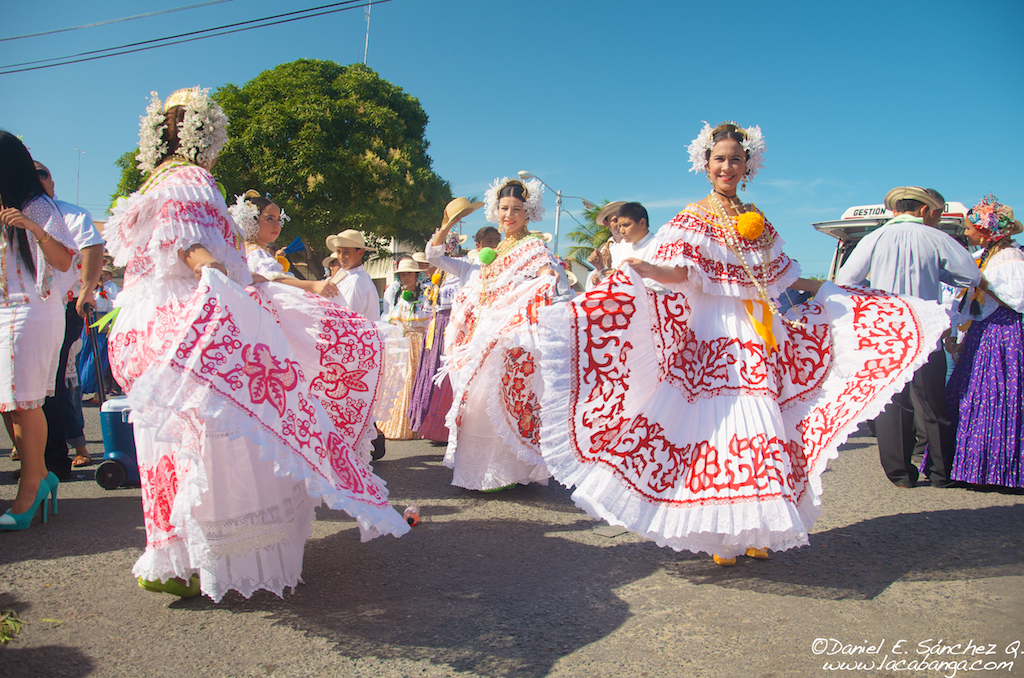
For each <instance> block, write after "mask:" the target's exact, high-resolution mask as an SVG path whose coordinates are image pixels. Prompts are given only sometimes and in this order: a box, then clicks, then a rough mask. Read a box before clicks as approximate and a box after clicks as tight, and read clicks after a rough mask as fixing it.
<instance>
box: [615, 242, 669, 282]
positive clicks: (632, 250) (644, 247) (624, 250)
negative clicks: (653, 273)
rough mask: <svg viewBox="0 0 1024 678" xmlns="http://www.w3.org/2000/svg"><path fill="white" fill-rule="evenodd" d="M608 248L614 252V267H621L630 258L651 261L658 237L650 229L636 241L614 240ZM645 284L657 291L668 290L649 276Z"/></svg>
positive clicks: (656, 247)
mask: <svg viewBox="0 0 1024 678" xmlns="http://www.w3.org/2000/svg"><path fill="white" fill-rule="evenodd" d="M608 250H609V251H610V252H611V253H612V268H619V266H620V265H621V264H622V262H623V261H625V260H626V259H630V258H632V259H639V260H640V261H647V262H649V261H650V260H651V257H653V256H654V253H655V252H656V251H657V250H658V239H657V238H656V237H655V236H654V234H653V233H651V232H650V231H648V232H647V235H645V236H644V237H642V238H640V239H639V240H637V241H636V242H626V241H625V240H620V241H619V242H613V243H611V244H609V245H608ZM644 285H646V286H647V288H648V289H651V290H653V291H655V292H664V291H665V290H666V288H665V286H664V285H662V284H661V283H659V282H656V281H654V280H649V279H647V278H644Z"/></svg>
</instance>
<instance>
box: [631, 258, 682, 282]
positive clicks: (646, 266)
mask: <svg viewBox="0 0 1024 678" xmlns="http://www.w3.org/2000/svg"><path fill="white" fill-rule="evenodd" d="M625 264H629V265H630V267H632V269H633V270H634V271H636V272H637V273H639V274H640V277H641V278H647V279H649V280H653V281H655V282H660V283H663V284H666V285H678V284H680V283H684V282H686V278H687V271H686V269H685V268H679V267H678V266H655V265H654V264H651V263H648V262H646V261H644V260H642V259H637V258H636V257H629V258H628V259H625V260H624V261H623V262H622V264H620V265H619V267H620V268H621V267H622V266H623V265H625Z"/></svg>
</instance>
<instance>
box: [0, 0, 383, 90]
mask: <svg viewBox="0 0 1024 678" xmlns="http://www.w3.org/2000/svg"><path fill="white" fill-rule="evenodd" d="M391 1H392V0H376V2H377V4H378V5H379V4H383V3H385V2H391ZM353 3H359V4H353ZM367 4H368V2H367V1H366V0H346V1H345V2H337V3H332V4H330V5H321V6H320V7H310V8H309V9H304V10H299V11H296V12H287V13H285V14H277V15H273V16H269V17H263V18H262V19H252V20H250V21H242V22H238V23H234V24H226V25H224V26H219V27H217V28H207V29H203V30H200V31H191V32H189V33H181V34H179V35H172V36H168V37H165V38H157V39H154V40H145V41H142V42H136V43H131V44H128V45H121V46H120V47H107V48H105V49H100V50H93V51H90V52H82V53H80V54H72V55H68V56H64V57H56V58H52V59H40V60H38V61H28V62H24V63H21V64H9V65H6V66H0V75H10V74H12V73H24V72H26V71H38V70H41V69H45V68H56V67H57V66H67V65H70V64H77V63H82V62H86V61H95V60H97V59H106V58H107V57H114V56H122V55H124V54H132V53H134V52H144V51H147V50H151V49H157V48H160V47H167V46H169V45H180V44H183V43H187V42H194V41H196V40H205V39H207V38H214V37H219V36H222V35H230V34H232V33H241V32H243V31H251V30H255V29H257V28H266V27H268V26H276V25H278V24H285V23H290V22H292V21H301V20H302V19H312V18H314V17H318V16H325V15H327V14H335V13H337V12H344V11H346V10H352V9H359V8H361V7H365V6H366V5H367ZM339 5H346V6H344V7H339ZM330 7H333V8H334V9H327V10H326V11H323V12H316V13H314V14H305V15H304V16H292V15H294V14H303V13H305V12H315V11H316V10H319V9H323V8H330ZM280 17H291V18H280ZM260 22H266V23H260ZM256 23H258V24H260V25H258V26H250V25H248V24H256ZM235 26H242V28H233V27H235ZM224 29H232V30H224ZM212 31H220V32H219V33H211V32H212ZM201 33H211V34H210V35H200V34H201ZM187 36H196V37H187ZM176 38H183V39H181V40H177V39H176ZM152 43H160V44H152ZM140 45H148V46H145V47H142V46H140ZM129 48H134V49H129ZM117 50H121V51H117ZM99 52H110V53H109V54H99ZM90 54H93V55H96V56H88V55H90ZM77 57H83V58H77ZM47 61H60V63H51V64H47V63H45V62H47ZM33 64H43V65H33ZM19 66H25V68H19Z"/></svg>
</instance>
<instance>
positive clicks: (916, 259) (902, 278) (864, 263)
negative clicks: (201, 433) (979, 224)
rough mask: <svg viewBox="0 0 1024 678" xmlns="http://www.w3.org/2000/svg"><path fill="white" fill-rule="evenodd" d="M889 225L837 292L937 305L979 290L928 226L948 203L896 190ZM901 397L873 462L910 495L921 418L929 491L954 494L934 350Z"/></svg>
mask: <svg viewBox="0 0 1024 678" xmlns="http://www.w3.org/2000/svg"><path fill="white" fill-rule="evenodd" d="M885 206H886V207H887V208H888V209H890V210H892V212H893V218H892V219H891V220H890V221H888V222H887V223H885V224H884V225H883V226H882V227H881V228H879V229H878V230H876V231H873V232H872V233H870V234H868V235H867V236H865V238H864V239H863V240H861V241H860V242H859V243H858V244H857V247H856V249H854V250H853V253H852V254H851V255H850V258H849V259H847V261H846V263H845V264H843V267H842V268H841V269H840V270H839V274H838V275H837V276H836V283H837V284H839V285H861V284H864V283H865V281H866V280H867V279H868V278H869V277H870V279H871V284H870V286H871V287H874V288H876V289H881V290H886V291H887V292H895V293H896V294H902V295H909V296H913V297H918V298H920V299H929V300H931V301H939V298H940V291H941V286H940V282H946V283H949V284H951V285H956V286H957V287H968V286H971V285H977V284H978V281H979V280H980V278H981V271H980V270H979V269H978V265H977V264H976V263H975V262H974V258H973V257H971V255H970V254H969V253H968V252H967V250H966V249H965V248H964V247H963V246H962V245H960V243H958V242H957V241H956V240H954V239H953V238H952V237H950V236H949V235H947V234H945V233H943V232H942V231H940V230H939V229H937V228H933V227H932V226H928V225H927V224H926V223H925V220H926V219H927V220H928V221H933V220H934V221H935V223H938V220H937V219H936V218H935V217H936V215H935V212H938V216H941V214H942V210H943V209H944V208H945V200H944V199H943V198H942V196H941V195H939V194H938V192H936V191H933V190H931V189H924V188H921V187H920V186H899V187H897V188H894V189H892V190H891V191H889V193H888V194H887V195H886V196H885ZM934 348H935V350H934V351H933V352H932V354H931V356H930V357H929V359H928V362H927V363H925V364H924V365H923V366H922V367H921V368H920V369H918V371H917V372H916V373H915V374H914V377H913V379H912V380H911V382H910V383H909V384H907V386H906V387H905V388H904V389H903V391H902V392H901V393H898V394H896V395H895V396H893V399H892V402H891V403H889V405H887V406H886V408H885V410H884V411H883V412H882V414H880V415H878V417H877V418H876V419H875V432H876V434H877V436H878V456H879V459H880V461H881V462H882V468H883V469H884V470H885V474H886V476H888V478H889V480H890V481H891V482H892V483H893V484H894V485H896V486H898V487H914V486H915V485H916V484H917V479H918V470H917V468H916V467H915V466H914V463H913V461H912V455H913V452H914V442H915V434H914V412H915V410H918V411H919V413H920V417H919V419H920V421H921V422H922V423H923V424H924V427H925V429H926V430H925V433H926V435H927V437H928V449H929V458H930V461H931V465H930V468H929V469H928V476H929V477H928V479H929V480H930V481H931V484H932V486H933V487H952V486H954V485H955V483H953V482H952V481H951V480H950V478H949V471H950V467H951V465H952V462H953V453H954V452H955V450H956V431H955V430H954V428H953V424H952V420H951V417H950V414H949V408H948V406H947V405H946V391H945V376H946V356H945V354H944V353H943V352H942V349H941V348H940V347H938V346H936V347H934Z"/></svg>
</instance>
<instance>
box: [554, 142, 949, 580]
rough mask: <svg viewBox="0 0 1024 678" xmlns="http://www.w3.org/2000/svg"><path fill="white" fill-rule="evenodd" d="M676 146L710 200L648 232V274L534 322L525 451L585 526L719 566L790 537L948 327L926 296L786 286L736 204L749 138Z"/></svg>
mask: <svg viewBox="0 0 1024 678" xmlns="http://www.w3.org/2000/svg"><path fill="white" fill-rule="evenodd" d="M689 150H690V158H691V161H692V163H693V171H695V172H698V173H706V174H707V177H708V181H709V182H710V183H711V186H712V192H711V193H710V194H709V195H708V196H707V197H706V198H704V199H703V200H701V201H700V202H698V203H695V204H691V205H689V206H687V208H686V209H685V210H683V211H682V212H681V213H680V214H679V215H677V216H676V217H675V218H674V219H673V220H672V221H670V222H669V223H668V224H665V225H664V226H662V227H661V229H660V230H659V231H658V233H657V242H656V248H655V250H654V254H653V255H651V257H650V263H648V262H644V261H640V260H638V259H632V260H627V261H629V263H631V266H629V267H626V268H625V269H624V270H620V271H617V272H615V273H613V274H612V276H611V277H610V279H609V280H608V281H607V282H604V283H601V284H599V285H598V286H597V287H595V288H594V290H592V291H591V292H588V293H587V295H586V297H584V298H582V299H577V300H575V301H573V302H572V303H570V304H563V305H559V306H551V307H548V308H542V309H540V310H539V311H538V326H539V327H540V346H541V348H542V351H543V358H542V360H541V369H542V371H543V373H544V377H545V385H544V392H543V396H542V398H541V412H542V414H543V429H542V432H541V438H540V440H541V449H542V451H543V454H544V460H545V462H546V463H547V464H548V468H550V470H551V473H552V474H553V475H554V477H555V478H556V479H558V480H559V482H562V483H563V484H565V485H567V486H569V487H573V486H575V488H576V490H575V492H573V500H574V501H575V502H576V503H577V505H579V506H580V507H581V508H583V509H584V510H586V511H587V512H588V513H590V514H591V515H592V516H594V517H595V518H600V519H605V520H608V521H609V522H610V523H613V524H616V525H621V526H623V527H626V528H627V529H629V530H632V531H635V532H638V533H639V534H641V535H643V536H644V537H647V538H650V539H653V540H654V541H656V542H657V543H658V544H659V545H661V546H670V547H672V548H673V549H675V550H677V551H681V550H689V551H693V552H701V551H703V552H707V553H709V554H711V555H713V556H714V559H715V562H717V563H719V564H720V565H731V564H733V563H735V558H736V556H738V555H742V554H746V555H748V556H751V557H754V558H767V557H768V549H775V550H781V549H788V548H792V547H794V546H800V545H803V544H806V543H807V540H808V537H807V535H808V531H809V530H810V528H811V526H813V524H814V521H815V519H816V517H817V515H818V513H819V512H820V508H819V507H820V503H821V498H820V497H821V491H822V490H821V480H820V477H821V474H822V473H823V472H824V470H825V465H826V463H827V462H828V460H829V459H832V458H834V457H835V456H836V455H837V450H838V447H839V445H840V444H842V442H843V441H844V440H845V439H846V437H847V436H848V435H849V434H850V433H851V432H852V431H853V430H855V429H856V427H857V423H858V422H859V421H862V420H864V419H866V418H868V417H871V416H874V415H875V414H877V413H878V412H879V411H880V410H881V409H882V407H883V406H884V405H885V404H886V403H887V402H888V400H889V398H890V396H891V395H892V394H893V393H894V392H896V391H898V390H899V389H900V388H901V387H902V385H903V383H904V382H906V381H907V380H908V379H909V378H910V377H911V375H912V374H913V371H914V369H915V368H916V367H917V366H919V365H920V364H922V363H923V362H924V361H925V360H926V359H927V357H928V354H929V353H930V352H931V349H932V347H933V346H934V345H935V343H936V342H937V340H938V336H939V334H940V333H941V332H942V330H943V329H944V328H945V326H946V324H947V322H948V321H947V320H946V317H945V313H944V312H943V311H942V309H940V308H939V307H938V306H937V305H935V304H932V303H930V302H924V301H921V300H916V299H901V298H900V297H896V296H893V295H887V294H885V293H882V292H878V291H876V290H861V289H840V288H838V287H835V286H834V285H827V284H826V285H822V286H821V289H820V290H819V289H818V285H817V284H815V283H813V281H801V280H800V279H799V278H798V275H799V273H798V267H797V264H796V263H795V262H794V261H792V260H791V259H790V258H789V257H788V256H786V254H785V252H783V251H782V240H781V238H779V236H778V234H777V233H776V231H775V229H774V228H773V227H772V225H771V224H770V223H769V222H768V221H767V220H766V219H765V218H764V215H763V214H761V212H760V210H758V209H757V207H755V206H754V205H753V204H745V203H743V202H741V201H740V200H739V199H738V198H737V196H736V190H737V187H738V186H740V185H741V184H742V183H743V182H745V181H750V180H751V179H752V178H753V177H754V176H755V175H756V174H757V170H758V169H759V168H760V165H761V158H762V155H763V152H764V141H763V138H762V137H761V131H760V129H759V128H757V127H752V128H748V129H743V128H742V127H740V126H738V125H736V124H735V123H723V124H721V125H718V126H717V127H715V128H712V127H711V126H710V125H707V124H706V123H705V126H704V129H703V130H702V131H701V134H700V136H698V137H697V139H696V140H694V142H693V143H692V144H691V145H690V149H689ZM647 278H650V279H654V280H656V281H658V282H660V283H662V284H664V285H665V287H666V288H667V290H666V291H665V292H664V293H657V292H655V291H653V290H651V289H649V288H648V287H646V286H645V285H644V280H645V279H647ZM796 286H800V287H802V288H805V289H810V290H812V291H816V292H817V293H818V295H817V298H816V299H815V301H814V302H812V303H808V304H804V305H801V306H797V307H795V308H794V309H793V310H792V311H791V312H790V313H788V314H786V315H785V316H783V315H782V314H781V313H780V312H779V309H778V307H777V306H776V304H775V299H776V298H777V297H778V296H779V294H781V293H782V292H783V291H785V290H786V289H787V288H789V287H796Z"/></svg>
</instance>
